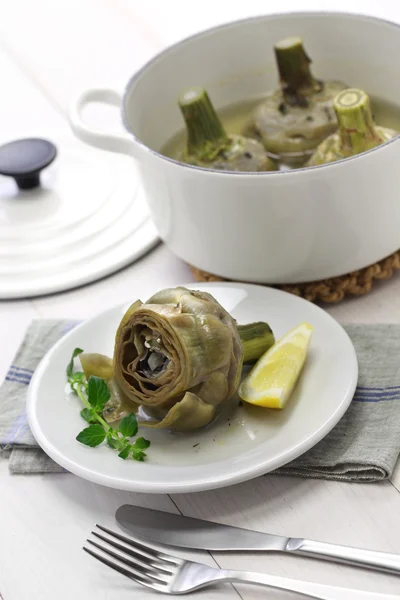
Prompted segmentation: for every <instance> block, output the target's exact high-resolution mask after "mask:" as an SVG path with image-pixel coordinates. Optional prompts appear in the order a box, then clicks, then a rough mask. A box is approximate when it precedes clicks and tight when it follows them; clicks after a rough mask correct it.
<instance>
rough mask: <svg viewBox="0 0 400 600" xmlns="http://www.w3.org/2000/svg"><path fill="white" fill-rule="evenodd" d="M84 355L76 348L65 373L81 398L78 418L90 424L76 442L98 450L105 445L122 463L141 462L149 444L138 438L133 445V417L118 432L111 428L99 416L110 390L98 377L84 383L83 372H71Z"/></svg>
mask: <svg viewBox="0 0 400 600" xmlns="http://www.w3.org/2000/svg"><path fill="white" fill-rule="evenodd" d="M82 352H83V350H82V349H81V348H75V350H74V351H73V353H72V357H71V360H70V361H69V363H68V365H67V369H66V373H67V380H68V383H69V385H70V387H71V390H72V391H73V392H74V393H75V394H76V395H77V396H78V397H79V398H80V400H81V401H82V404H83V405H84V407H85V408H83V409H82V410H81V417H82V418H83V419H84V420H85V421H87V423H89V427H85V429H83V430H82V431H81V432H80V433H78V435H77V436H76V439H77V440H78V442H80V443H81V444H84V445H85V446H90V447H92V448H94V447H96V446H99V445H100V444H102V443H103V442H104V441H106V442H107V444H108V446H110V448H113V449H114V450H117V451H118V456H119V457H120V458H122V459H123V460H126V459H127V458H132V459H133V460H138V461H143V460H144V459H145V458H146V456H147V455H146V453H145V452H144V450H146V449H147V448H148V447H149V446H150V442H149V441H148V440H145V439H144V438H142V437H140V438H137V439H136V440H135V441H134V442H133V443H132V438H133V437H135V435H136V434H137V432H138V423H137V419H136V416H135V414H134V413H130V414H129V415H127V416H126V417H124V418H123V419H122V420H121V422H120V424H119V427H118V428H117V429H114V428H113V427H111V426H110V425H109V424H108V423H107V421H106V420H105V419H104V418H103V416H102V411H103V409H104V407H105V405H106V404H107V402H108V401H109V399H110V390H109V389H108V386H107V383H106V381H105V380H104V379H102V378H101V377H96V376H95V375H91V376H90V377H89V380H88V381H86V377H85V374H84V373H83V372H82V371H75V372H74V359H75V358H76V357H77V356H78V355H79V354H81V353H82Z"/></svg>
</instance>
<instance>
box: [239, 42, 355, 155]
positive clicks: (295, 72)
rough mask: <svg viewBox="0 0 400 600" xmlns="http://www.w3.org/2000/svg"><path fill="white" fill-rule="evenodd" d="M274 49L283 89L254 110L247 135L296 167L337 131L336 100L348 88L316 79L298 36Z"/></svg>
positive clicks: (273, 93)
mask: <svg viewBox="0 0 400 600" xmlns="http://www.w3.org/2000/svg"><path fill="white" fill-rule="evenodd" d="M274 50H275V57H276V61H277V67H278V71H279V78H280V89H278V90H275V91H273V92H270V93H269V94H267V96H266V98H265V99H264V100H263V102H262V103H261V104H260V105H259V106H258V107H257V108H256V109H255V111H254V112H253V114H252V116H251V118H250V121H249V123H248V124H247V125H246V127H245V133H246V134H247V135H251V136H252V137H255V138H256V139H259V140H261V141H262V143H263V145H264V147H265V148H266V150H267V152H268V153H270V154H271V155H273V156H275V157H277V158H280V159H281V160H282V162H284V163H285V164H287V165H290V166H296V165H300V164H302V163H304V162H305V161H306V160H307V159H308V158H310V155H311V154H312V152H313V151H314V150H315V148H316V147H317V146H318V144H320V143H321V142H322V141H323V140H324V139H325V138H326V137H327V136H328V135H330V134H331V133H333V132H334V131H336V129H337V121H336V117H335V112H334V110H333V99H334V97H335V96H336V95H337V93H338V92H339V91H341V90H343V89H345V88H346V85H345V84H344V83H342V82H341V81H322V80H320V79H315V78H314V76H313V75H312V73H311V69H310V63H311V60H310V58H309V57H308V55H307V54H306V52H305V50H304V47H303V42H302V40H301V39H300V38H298V37H293V38H287V39H284V40H281V41H280V42H278V43H277V44H276V45H275V47H274Z"/></svg>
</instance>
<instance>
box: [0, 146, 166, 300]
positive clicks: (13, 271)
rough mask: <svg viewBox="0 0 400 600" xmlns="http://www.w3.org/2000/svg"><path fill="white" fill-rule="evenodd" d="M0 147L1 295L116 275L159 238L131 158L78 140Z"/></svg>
mask: <svg viewBox="0 0 400 600" xmlns="http://www.w3.org/2000/svg"><path fill="white" fill-rule="evenodd" d="M57 145H58V148H57V149H56V147H55V146H54V144H52V143H51V142H49V141H48V140H42V139H38V138H30V139H25V140H17V141H15V142H11V143H9V144H5V145H4V146H1V147H0V298H2V299H5V298H21V297H28V296H37V295H42V294H48V293H52V292H60V291H63V290H66V289H70V288H71V287H76V286H79V285H83V284H85V283H89V282H91V281H94V280H96V279H99V278H101V277H103V276H105V275H109V274H111V273H113V272H115V271H117V270H119V269H121V268H122V267H123V266H126V265H127V264H129V263H131V262H133V261H134V260H136V259H138V258H139V257H140V256H142V254H143V253H144V252H147V251H148V250H149V249H150V248H151V247H153V246H154V245H155V244H156V243H157V242H158V237H157V233H156V230H155V227H154V225H153V223H152V221H151V219H150V215H149V211H148V207H147V204H146V199H145V196H144V193H143V191H142V189H141V188H140V185H139V178H138V175H137V172H136V169H135V165H134V162H133V160H132V159H130V158H129V157H123V156H115V155H109V154H105V153H103V152H97V151H92V150H91V149H88V148H86V147H85V146H83V145H81V144H79V142H76V143H72V142H67V141H63V142H61V141H60V142H59V143H58V144H57Z"/></svg>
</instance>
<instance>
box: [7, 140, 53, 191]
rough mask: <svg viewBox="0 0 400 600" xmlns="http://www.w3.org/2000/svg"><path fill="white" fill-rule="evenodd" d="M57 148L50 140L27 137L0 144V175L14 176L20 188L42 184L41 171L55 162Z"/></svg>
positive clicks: (25, 188) (30, 187)
mask: <svg viewBox="0 0 400 600" xmlns="http://www.w3.org/2000/svg"><path fill="white" fill-rule="evenodd" d="M56 155H57V149H56V147H55V146H54V144H52V143H51V142H49V141H48V140H44V139H40V138H26V139H22V140H15V141H14V142H9V143H8V144H4V145H3V146H0V175H7V176H9V177H13V178H14V179H15V181H16V183H17V185H18V187H19V189H20V190H30V189H32V188H35V187H37V186H39V185H40V171H41V170H42V169H44V168H45V167H47V166H48V165H49V164H50V163H52V162H53V160H54V159H55V157H56Z"/></svg>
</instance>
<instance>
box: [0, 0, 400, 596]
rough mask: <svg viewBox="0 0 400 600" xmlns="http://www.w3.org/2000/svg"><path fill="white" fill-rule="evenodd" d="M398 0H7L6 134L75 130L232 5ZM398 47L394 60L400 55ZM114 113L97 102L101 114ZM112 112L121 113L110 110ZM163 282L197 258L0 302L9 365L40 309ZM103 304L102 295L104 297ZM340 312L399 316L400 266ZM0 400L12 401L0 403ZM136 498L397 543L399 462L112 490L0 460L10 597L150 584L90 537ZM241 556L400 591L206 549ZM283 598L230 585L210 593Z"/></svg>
mask: <svg viewBox="0 0 400 600" xmlns="http://www.w3.org/2000/svg"><path fill="white" fill-rule="evenodd" d="M395 4H396V3H394V2H390V1H389V0H387V1H386V0H380V1H369V2H365V1H363V2H361V1H354V0H352V1H347V2H345V1H339V0H335V1H334V2H333V1H326V2H322V1H320V2H317V1H314V2H311V1H307V0H303V2H302V3H301V6H300V5H299V3H298V2H296V1H295V0H293V1H291V2H290V1H288V0H281V1H280V2H279V5H275V4H274V5H272V3H270V2H262V1H261V0H260V1H256V0H247V1H246V2H243V3H238V2H236V3H234V2H222V1H220V2H216V1H215V0H213V1H211V0H203V1H202V2H199V3H192V2H186V3H184V2H183V1H182V0H168V1H166V0H145V1H143V0H142V2H139V1H135V0H35V1H34V2H32V0H10V1H9V2H6V0H3V2H2V3H1V10H0V73H1V80H2V86H1V93H0V115H1V117H0V123H1V126H0V142H1V143H2V142H5V141H8V140H10V139H14V138H16V137H18V136H27V135H31V134H37V135H40V136H45V135H48V136H49V137H50V138H51V139H52V140H54V141H55V142H56V143H57V140H58V139H65V138H68V137H69V138H71V139H72V135H71V133H70V132H69V128H68V125H67V122H66V106H67V104H68V102H69V99H70V97H71V95H72V94H73V93H74V92H76V91H78V90H80V89H81V88H83V87H89V86H93V85H104V84H105V85H111V86H112V85H114V86H117V87H118V88H121V87H122V86H123V84H124V83H125V81H126V80H127V79H128V77H129V75H130V74H131V73H132V72H133V71H134V70H135V69H137V68H138V67H139V66H140V65H141V64H143V63H144V62H145V61H146V60H147V59H149V58H150V57H151V56H153V55H154V54H155V53H156V52H157V51H159V50H160V49H162V48H163V47H165V46H166V45H167V44H169V43H171V42H174V41H176V40H178V39H179V38H182V37H185V36H186V35H189V34H191V33H194V32H195V31H197V30H199V29H202V28H205V27H207V26H210V25H214V24H216V23H218V22H223V21H225V20H230V19H234V18H240V17H245V16H249V15H253V14H260V13H262V12H266V11H272V10H280V11H286V10H308V9H318V10H328V9H332V10H335V9H336V10H344V11H352V12H368V13H369V14H374V15H377V16H380V17H383V18H387V19H390V20H395V21H398V22H400V6H396V5H395ZM393 59H394V58H393V57H388V60H393ZM104 118H105V116H104V115H103V114H102V115H101V117H100V116H99V115H96V114H94V115H93V119H94V120H96V119H98V122H101V121H103V120H104ZM107 118H109V119H110V122H111V121H113V120H115V121H116V119H117V116H116V115H107ZM155 280H156V281H157V282H158V285H159V287H160V288H162V287H166V286H173V285H176V284H181V283H184V282H188V281H192V276H191V274H190V272H189V269H188V268H187V267H186V266H185V265H184V264H183V263H182V262H180V261H179V260H178V259H177V258H175V257H174V256H173V255H172V254H171V253H170V252H169V251H168V250H167V249H166V248H165V247H163V246H159V247H158V248H157V249H156V250H154V251H153V252H152V253H151V254H149V255H148V256H146V257H145V258H143V259H142V260H141V261H139V262H138V263H136V264H134V265H132V266H131V267H129V268H127V269H125V270H123V271H122V272H120V273H118V274H116V275H114V276H112V277H109V278H107V279H105V280H103V281H100V282H98V283H95V284H93V285H89V286H87V287H84V288H81V289H79V290H75V291H71V292H68V293H64V294H59V295H54V296H49V297H46V298H39V299H34V300H29V301H15V302H0V339H1V353H0V378H2V377H3V376H4V374H5V372H6V370H7V367H8V365H9V364H10V362H11V360H12V357H13V355H14V353H15V351H16V349H17V347H18V345H19V343H20V341H21V339H22V336H23V333H24V330H25V328H26V326H27V325H28V323H29V321H30V320H31V319H32V318H33V317H67V316H68V317H73V318H74V317H77V318H85V317H89V316H92V315H93V314H94V313H93V310H98V311H100V310H104V309H106V308H108V307H110V306H112V305H114V304H116V303H122V302H126V301H128V300H130V299H132V298H133V297H135V298H136V296H137V294H138V290H140V295H141V296H143V297H144V296H146V293H147V290H148V289H149V290H150V286H153V284H154V281H155ZM94 307H95V308H94ZM328 310H329V312H330V313H331V314H332V315H333V316H334V317H335V318H337V319H338V320H339V321H341V322H368V323H372V322H396V321H398V320H399V318H400V276H398V277H395V278H393V279H392V280H391V281H390V282H386V283H384V284H381V285H377V286H376V287H375V290H374V292H373V293H371V294H370V295H368V296H366V297H364V298H360V299H357V300H351V301H347V302H344V303H342V304H340V305H339V306H334V307H331V308H329V309H328ZM0 408H1V407H0ZM126 502H130V503H134V504H140V505H145V506H149V507H153V508H159V509H165V510H169V511H174V512H181V513H183V514H185V515H190V516H197V517H204V518H209V519H212V520H216V521H221V522H224V523H228V524H229V523H231V524H235V525H239V526H244V527H249V528H253V529H259V530H264V531H271V532H275V533H278V534H286V535H293V536H305V537H311V538H317V539H318V538H319V539H322V540H326V541H331V542H336V543H341V544H351V545H356V546H364V547H371V548H375V549H379V550H383V551H391V552H400V519H399V514H400V469H398V470H397V474H395V475H394V476H393V478H392V480H391V481H386V482H384V483H381V484H376V485H371V484H367V485H362V484H357V485H356V484H353V485H351V484H347V483H336V482H325V481H314V480H303V479H298V478H290V477H277V476H265V477H261V478H259V479H257V480H254V481H251V482H248V483H245V484H241V485H238V486H236V487H233V488H230V489H225V490H217V491H214V492H204V493H198V494H192V495H176V496H173V497H169V496H166V495H163V496H152V495H144V494H133V493H127V492H118V491H115V490H109V489H106V488H103V487H100V486H97V485H95V484H91V483H88V482H86V481H83V480H81V479H78V478H77V477H75V476H73V475H69V474H64V475H44V476H11V475H10V474H9V473H8V468H7V463H6V461H2V462H1V461H0V598H3V600H28V599H29V600H54V599H58V600H71V599H75V600H90V599H92V598H93V599H94V598H95V599H96V600H101V599H106V598H107V599H111V598H112V599H114V598H115V599H118V600H123V599H124V598H152V597H154V596H153V595H152V594H149V593H148V592H147V591H146V590H144V589H141V588H138V587H137V586H135V585H134V584H131V582H130V581H128V580H127V579H126V578H124V577H123V576H121V575H119V574H117V573H114V572H112V571H111V570H108V569H103V568H101V566H100V565H99V564H98V563H97V562H95V561H94V560H93V559H91V557H89V556H88V555H86V554H84V553H83V552H82V550H81V546H82V543H83V541H84V539H85V537H86V536H87V535H88V533H89V531H90V529H91V527H92V526H93V524H94V523H96V522H99V523H102V524H104V525H109V526H110V525H111V526H112V525H113V524H114V517H113V515H114V512H115V509H116V508H117V507H118V506H119V505H120V504H121V503H126ZM200 558H201V559H202V560H204V561H206V562H208V563H209V564H215V563H217V564H218V565H220V566H222V567H227V568H244V569H253V570H259V571H263V572H266V573H274V574H279V575H285V576H289V577H298V578H304V579H311V580H314V581H319V582H326V583H332V584H338V585H347V586H354V587H359V588H361V589H366V590H367V589H368V590H374V591H381V592H392V593H394V592H397V593H400V579H398V578H397V579H396V578H395V577H392V576H388V575H378V574H371V573H369V572H365V571H361V570H356V569H350V568H346V567H344V566H343V567H342V566H338V565H333V564H329V563H321V562H316V561H311V560H307V559H295V558H292V557H285V558H282V557H278V556H268V557H267V556H265V555H244V556H235V555H228V554H223V555H222V554H217V555H215V556H213V557H212V556H210V555H204V556H203V555H201V557H200ZM238 595H239V596H240V597H241V598H244V599H246V600H250V599H256V598H265V597H268V598H271V599H274V598H278V597H279V598H283V596H282V595H279V594H274V593H268V594H266V592H265V590H262V589H257V588H251V587H249V586H238V587H237V589H236V590H235V589H234V588H232V587H230V586H227V587H225V588H223V589H219V590H216V591H210V592H203V593H202V594H199V597H201V596H202V597H207V598H209V599H210V600H212V599H214V598H224V599H225V598H226V599H228V598H237V596H238Z"/></svg>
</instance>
